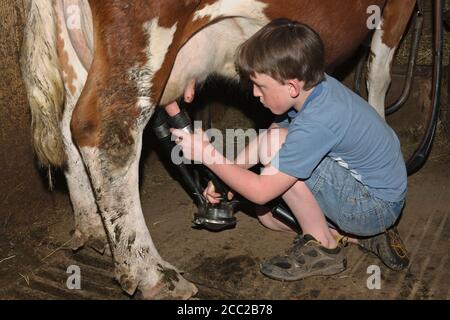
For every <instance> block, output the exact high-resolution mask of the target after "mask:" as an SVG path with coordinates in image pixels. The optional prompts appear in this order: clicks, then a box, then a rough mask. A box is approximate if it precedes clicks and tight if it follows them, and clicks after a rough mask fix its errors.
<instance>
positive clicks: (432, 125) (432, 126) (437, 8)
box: [406, 0, 443, 175]
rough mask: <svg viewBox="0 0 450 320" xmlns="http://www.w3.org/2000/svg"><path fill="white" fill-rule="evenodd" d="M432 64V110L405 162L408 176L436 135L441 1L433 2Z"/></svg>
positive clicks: (441, 18)
mask: <svg viewBox="0 0 450 320" xmlns="http://www.w3.org/2000/svg"><path fill="white" fill-rule="evenodd" d="M434 4H435V5H434V16H435V19H434V30H435V38H434V62H433V88H432V109H431V115H430V122H429V124H428V127H427V130H426V133H425V135H424V137H423V139H422V141H421V143H420V145H419V147H418V148H417V150H416V151H415V153H414V154H413V156H412V157H411V158H410V159H409V160H408V161H407V164H406V167H407V171H408V175H411V174H414V173H416V172H417V171H418V170H419V169H420V168H421V167H422V166H423V164H424V163H425V161H426V159H427V157H428V155H429V154H430V151H431V146H432V144H433V139H434V135H435V133H436V127H437V121H438V117H439V110H440V102H441V101H440V99H441V82H442V49H443V0H435V2H434Z"/></svg>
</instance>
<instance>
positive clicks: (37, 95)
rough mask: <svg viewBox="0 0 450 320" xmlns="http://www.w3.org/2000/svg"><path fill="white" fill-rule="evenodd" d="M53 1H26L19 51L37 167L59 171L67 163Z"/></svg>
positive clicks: (61, 86)
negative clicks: (21, 43) (23, 29)
mask: <svg viewBox="0 0 450 320" xmlns="http://www.w3.org/2000/svg"><path fill="white" fill-rule="evenodd" d="M52 3H53V1H49V0H34V1H30V0H28V1H27V4H26V6H27V20H26V26H25V31H24V40H23V45H22V51H21V68H22V75H23V79H24V82H25V87H26V90H27V95H28V101H29V104H30V108H31V118H32V119H31V130H32V143H33V147H34V150H35V152H36V155H37V158H38V161H39V163H40V165H42V166H44V167H48V168H49V172H51V168H52V167H61V166H63V165H64V163H65V162H66V154H65V151H64V142H63V136H62V132H61V129H60V122H61V118H62V113H63V104H64V84H63V80H62V76H61V72H60V69H59V67H58V53H57V44H56V14H55V10H54V8H53V4H52Z"/></svg>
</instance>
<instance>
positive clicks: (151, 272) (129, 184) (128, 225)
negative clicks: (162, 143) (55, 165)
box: [81, 134, 165, 293]
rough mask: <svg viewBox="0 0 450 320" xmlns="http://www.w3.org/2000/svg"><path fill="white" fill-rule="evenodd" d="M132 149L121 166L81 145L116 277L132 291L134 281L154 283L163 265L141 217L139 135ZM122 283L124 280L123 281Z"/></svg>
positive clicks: (98, 152) (152, 284) (143, 283)
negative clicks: (109, 240)
mask: <svg viewBox="0 0 450 320" xmlns="http://www.w3.org/2000/svg"><path fill="white" fill-rule="evenodd" d="M134 139H135V141H136V143H135V152H134V154H133V155H132V156H131V161H130V163H129V165H128V166H126V167H124V168H116V167H115V166H114V164H113V163H110V162H109V161H107V159H105V152H104V151H102V150H100V149H98V148H96V147H83V148H81V153H82V154H83V159H84V160H85V163H86V166H87V167H88V168H89V172H90V177H91V181H92V185H93V187H94V188H95V190H96V192H97V202H98V206H99V208H100V210H101V212H102V215H103V221H104V224H105V228H106V230H107V232H108V235H109V238H110V239H111V245H112V250H113V254H114V258H115V263H116V277H117V279H118V280H119V281H121V277H122V276H124V275H125V276H126V278H127V279H128V280H129V281H130V287H123V289H124V290H126V291H127V292H129V293H133V292H134V290H135V289H136V286H137V285H139V284H140V285H141V286H149V285H150V286H154V285H156V284H157V283H158V281H159V279H160V274H159V272H158V270H157V266H158V265H164V264H165V262H164V261H163V260H162V259H161V257H160V255H159V253H158V251H157V250H156V247H155V246H154V244H153V241H152V238H151V236H150V232H149V231H148V228H147V225H146V223H145V220H144V216H143V213H142V208H141V202H140V196H139V160H140V155H141V148H142V135H141V134H136V135H135V137H134ZM122 286H123V283H122Z"/></svg>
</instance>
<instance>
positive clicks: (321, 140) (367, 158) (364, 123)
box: [272, 75, 407, 202]
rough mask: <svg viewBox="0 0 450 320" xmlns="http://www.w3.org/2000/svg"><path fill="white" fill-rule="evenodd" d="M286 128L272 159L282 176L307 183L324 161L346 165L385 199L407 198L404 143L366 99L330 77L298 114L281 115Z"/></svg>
mask: <svg viewBox="0 0 450 320" xmlns="http://www.w3.org/2000/svg"><path fill="white" fill-rule="evenodd" d="M275 122H276V123H277V124H278V126H280V127H285V128H288V135H287V138H286V141H285V143H284V144H283V146H282V147H281V149H280V150H279V152H278V153H277V155H276V156H275V157H274V159H273V162H272V163H273V165H274V166H275V167H276V168H277V169H278V170H279V171H281V172H284V173H286V174H288V175H290V176H293V177H297V178H299V179H308V178H309V177H310V176H311V174H312V172H313V171H314V169H315V168H316V166H317V165H318V164H319V163H320V161H321V160H322V159H323V158H324V157H325V156H329V157H330V158H332V159H334V160H336V161H337V162H338V163H339V164H340V165H341V166H342V167H344V168H346V169H348V170H350V173H351V174H352V175H353V177H355V179H357V180H358V181H360V182H361V183H362V184H364V185H365V186H367V187H368V188H369V190H371V191H372V192H373V194H374V195H375V196H377V197H379V198H381V199H383V200H387V201H393V202H395V201H399V200H402V199H403V198H404V197H405V193H406V188H407V173H406V167H405V161H404V159H403V155H402V153H401V149H400V142H399V140H398V138H397V135H396V134H395V132H394V131H393V130H392V128H391V127H389V125H388V124H387V123H386V122H385V121H384V120H383V119H382V118H381V117H380V116H379V115H378V113H377V112H376V111H375V109H374V108H372V107H371V106H370V105H369V104H368V103H367V102H366V101H365V100H364V99H362V98H361V97H360V96H358V95H357V94H355V93H353V92H352V91H351V90H350V89H348V88H347V87H345V86H344V85H343V84H342V83H340V82H339V81H338V80H336V79H334V78H333V77H331V76H328V75H326V77H325V80H324V81H322V82H321V83H320V84H318V85H317V86H316V87H315V88H314V90H313V92H312V93H311V94H310V96H309V97H308V98H307V100H306V101H305V103H304V105H303V107H302V109H300V112H297V111H296V110H295V109H293V108H292V109H291V110H290V111H289V112H287V113H286V114H284V115H282V116H279V117H277V119H276V120H275Z"/></svg>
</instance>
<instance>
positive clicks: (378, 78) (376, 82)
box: [367, 21, 397, 118]
mask: <svg viewBox="0 0 450 320" xmlns="http://www.w3.org/2000/svg"><path fill="white" fill-rule="evenodd" d="M381 23H383V21H382V22H381ZM383 32H384V31H383V30H382V29H380V30H378V29H377V30H376V31H375V33H374V35H373V38H372V44H371V47H370V50H371V54H372V59H369V65H368V69H369V72H368V77H367V89H368V92H369V99H368V100H369V104H370V105H371V106H372V107H374V108H375V110H377V112H378V114H379V115H380V116H382V117H383V118H384V108H385V100H386V93H387V91H388V88H389V85H390V83H391V72H390V69H391V64H392V59H393V58H394V54H395V50H396V48H397V47H394V48H390V47H388V46H386V45H385V44H384V43H383V42H382V37H383Z"/></svg>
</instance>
